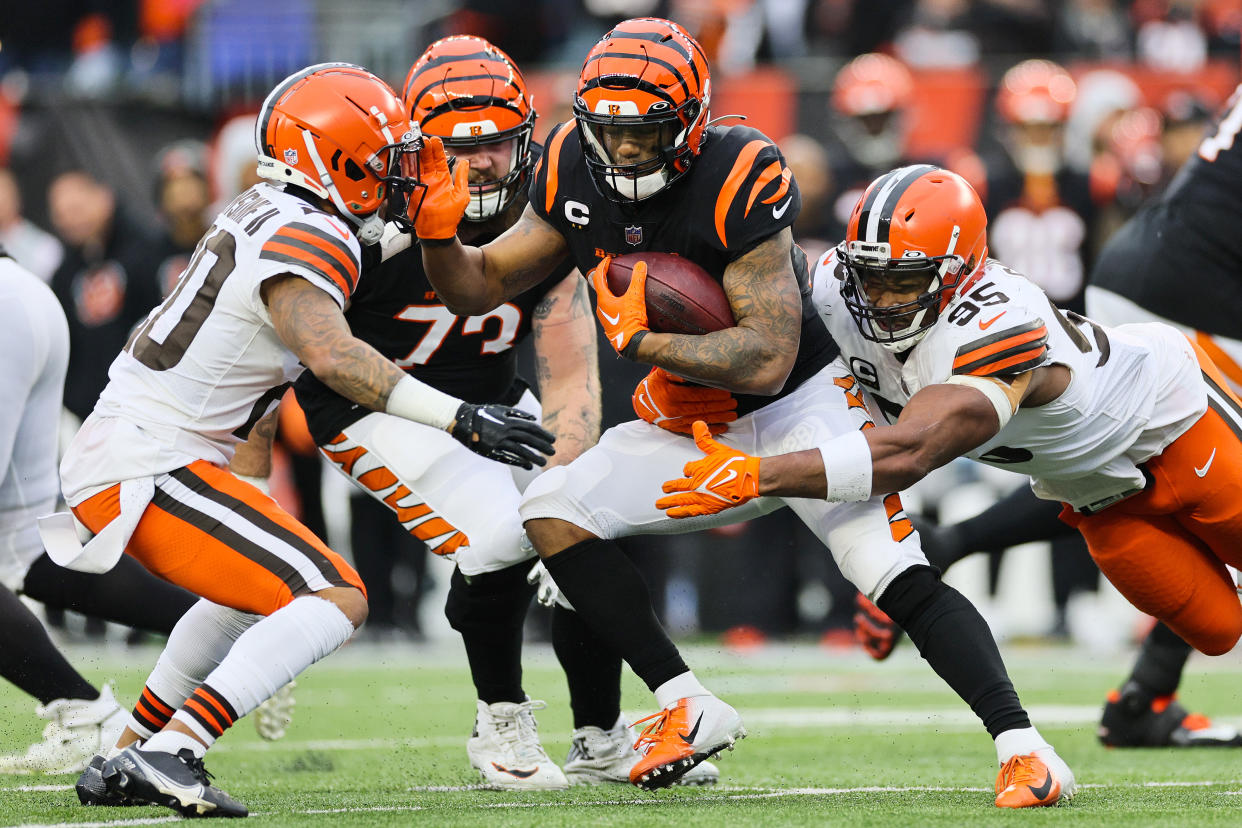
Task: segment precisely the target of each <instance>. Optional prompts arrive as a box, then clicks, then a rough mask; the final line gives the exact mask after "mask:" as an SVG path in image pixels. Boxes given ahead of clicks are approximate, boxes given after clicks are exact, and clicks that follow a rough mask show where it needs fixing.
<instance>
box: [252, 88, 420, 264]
mask: <svg viewBox="0 0 1242 828" xmlns="http://www.w3.org/2000/svg"><path fill="white" fill-rule="evenodd" d="M421 143H422V136H421V134H420V132H419V129H418V126H417V125H415V124H411V123H410V121H409V118H408V117H407V116H406V114H405V107H404V106H403V105H402V104H401V99H400V98H398V97H397V95H396V93H395V92H393V91H392V89H391V88H390V87H389V86H388V84H386V83H384V82H383V81H382V80H380V79H379V78H377V77H376V76H375V75H373V74H371V73H370V72H368V71H367V70H366V69H363V68H362V67H360V66H354V65H352V64H349V63H320V64H316V65H315V66H308V67H307V68H305V69H302V70H301V71H299V72H295V73H293V74H292V75H290V76H289V77H287V78H285V79H284V80H283V81H281V82H280V83H279V84H278V85H277V86H276V88H275V89H273V90H272V91H271V92H270V93H269V94H268V96H267V99H266V100H264V101H263V108H262V109H261V110H260V111H259V118H258V121H257V122H256V124H255V146H256V148H257V149H258V152H259V168H258V174H259V176H260V177H262V178H266V179H268V180H269V181H277V182H280V183H284V184H293V185H294V186H297V187H302V188H303V189H306V190H309V191H310V192H312V193H314V194H315V195H317V196H319V197H321V198H325V199H328V200H329V201H331V202H332V204H333V205H334V206H335V207H336V209H337V210H338V211H339V212H340V213H341V215H343V216H344V217H345V218H346V219H348V220H349V221H350V222H352V223H353V225H354V227H355V232H356V234H357V236H358V239H359V241H361V242H362V243H363V244H375V243H376V242H378V241H379V239H380V236H381V235H382V234H383V231H384V219H383V217H382V216H380V215H379V211H380V208H381V207H383V206H384V205H385V203H386V202H387V203H388V205H389V209H388V218H390V219H392V220H394V221H408V219H407V217H406V216H405V211H406V205H407V202H408V200H409V196H410V193H411V192H412V191H413V189H414V187H415V185H416V183H417V182H416V181H415V179H414V178H412V177H409V176H408V175H407V171H409V170H413V169H415V155H414V153H416V152H417V150H418V148H419V146H420V145H421Z"/></svg>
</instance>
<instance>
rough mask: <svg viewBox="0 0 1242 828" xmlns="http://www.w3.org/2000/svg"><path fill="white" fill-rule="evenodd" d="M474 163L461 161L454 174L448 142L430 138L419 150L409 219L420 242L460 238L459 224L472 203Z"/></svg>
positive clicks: (408, 211) (430, 136)
mask: <svg viewBox="0 0 1242 828" xmlns="http://www.w3.org/2000/svg"><path fill="white" fill-rule="evenodd" d="M469 175H470V162H469V161H467V160H465V159H458V161H457V162H456V165H455V168H454V169H453V170H452V172H450V171H449V163H448V156H447V155H445V154H444V142H442V141H441V140H440V139H439V138H437V137H435V136H432V135H428V136H424V138H423V146H422V148H421V149H419V151H418V189H417V191H416V192H421V194H422V195H421V196H419V195H412V196H411V197H410V203H409V206H408V208H407V210H406V217H407V218H408V219H409V220H410V222H411V223H412V224H413V225H414V233H415V234H416V235H417V236H418V237H419V238H420V239H430V240H432V241H435V240H444V239H451V238H453V236H455V235H457V225H458V224H459V223H460V222H461V217H462V216H464V215H465V214H466V206H467V205H468V204H470V185H469V183H468V182H467V179H468V177H469Z"/></svg>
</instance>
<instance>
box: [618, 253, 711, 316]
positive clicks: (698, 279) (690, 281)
mask: <svg viewBox="0 0 1242 828" xmlns="http://www.w3.org/2000/svg"><path fill="white" fill-rule="evenodd" d="M640 261H643V262H646V263H647V325H648V327H650V328H651V330H653V331H656V332H659V333H675V334H705V333H711V332H712V331H719V330H721V329H723V328H732V327H733V326H734V325H735V324H736V323H735V322H734V319H733V311H732V310H731V309H730V308H729V300H728V298H727V297H726V296H725V292H724V288H723V287H721V286H720V282H718V281H717V280H715V279H713V278H712V276H711V275H710V274H709V273H708V272H707V271H706V270H704V269H703V268H701V267H699V266H698V265H697V264H695V263H694V262H692V261H690V260H689V259H685V258H682V257H681V256H678V255H675V254H673V253H626V254H625V255H624V256H618V257H616V258H615V259H613V260H612V264H611V265H610V266H609V268H608V287H609V289H610V290H611V291H612V292H613V293H614V294H617V295H620V294H621V293H624V292H625V289H626V288H627V287H629V285H630V274H631V273H632V272H633V269H634V265H636V264H638V262H640Z"/></svg>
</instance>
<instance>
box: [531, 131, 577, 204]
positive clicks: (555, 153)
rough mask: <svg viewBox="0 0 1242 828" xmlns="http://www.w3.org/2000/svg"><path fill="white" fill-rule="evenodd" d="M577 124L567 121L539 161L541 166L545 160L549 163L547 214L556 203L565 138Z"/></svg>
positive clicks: (546, 194)
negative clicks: (558, 173)
mask: <svg viewBox="0 0 1242 828" xmlns="http://www.w3.org/2000/svg"><path fill="white" fill-rule="evenodd" d="M576 124H577V122H576V121H572V120H571V121H566V122H565V123H564V125H562V126H561V128H560V129H558V130H557V131H556V134H555V135H553V136H552V140H551V141H549V142H548V151H547V152H546V153H545V154H544V157H543V158H541V159H539V163H541V164H542V163H543V162H544V161H545V160H546V161H547V162H548V184H547V187H545V188H544V189H545V191H546V192H545V198H544V208H543V209H544V212H545V213H551V212H552V205H553V204H555V203H556V187H557V178H558V176H557V170H558V168H559V167H560V164H561V145H562V144H564V143H565V136H566V135H568V134H569V132H570V130H572V129H575V128H576ZM583 151H584V152H585V151H586V147H583Z"/></svg>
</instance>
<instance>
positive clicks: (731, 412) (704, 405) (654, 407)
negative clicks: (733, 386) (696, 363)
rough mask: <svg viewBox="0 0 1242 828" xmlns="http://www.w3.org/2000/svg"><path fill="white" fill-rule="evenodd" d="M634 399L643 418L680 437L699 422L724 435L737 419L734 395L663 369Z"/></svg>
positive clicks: (649, 377) (640, 387)
mask: <svg viewBox="0 0 1242 828" xmlns="http://www.w3.org/2000/svg"><path fill="white" fill-rule="evenodd" d="M631 399H632V402H633V404H634V413H635V414H637V415H638V416H639V417H640V418H642V419H644V420H646V421H647V422H649V423H651V424H652V425H657V426H659V427H660V428H663V429H665V430H667V431H675V432H677V433H678V434H689V433H690V429H691V427H692V426H693V425H694V421H695V420H702V421H703V422H705V423H707V430H708V431H709V432H710V433H711V434H713V435H716V434H721V433H723V432H725V431H727V430H728V428H729V426H728V423H731V422H733V421H734V420H736V419H737V400H736V399H734V397H733V395H732V394H731V393H729V392H728V391H725V390H724V389H723V388H708V387H707V386H705V385H695V384H694V383H691V382H687V381H686V380H683V379H681V378H680V377H678V376H677V375H676V374H670V373H669V372H668V371H665V370H664V369H663V368H659V367H657V368H652V369H651V373H650V374H648V375H647V376H646V377H644V378H643V381H642V382H640V383H639V384H638V387H637V388H635V389H634V396H633V397H632V398H631Z"/></svg>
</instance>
